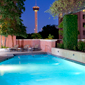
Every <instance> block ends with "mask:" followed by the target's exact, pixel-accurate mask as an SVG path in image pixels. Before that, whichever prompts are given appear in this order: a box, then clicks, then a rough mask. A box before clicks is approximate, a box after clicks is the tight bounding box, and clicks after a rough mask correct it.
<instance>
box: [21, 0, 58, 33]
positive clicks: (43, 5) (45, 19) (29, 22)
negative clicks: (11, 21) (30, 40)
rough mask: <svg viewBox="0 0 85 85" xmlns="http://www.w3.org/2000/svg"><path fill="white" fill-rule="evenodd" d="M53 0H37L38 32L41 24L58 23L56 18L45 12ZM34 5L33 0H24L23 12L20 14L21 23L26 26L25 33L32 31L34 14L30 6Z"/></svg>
mask: <svg viewBox="0 0 85 85" xmlns="http://www.w3.org/2000/svg"><path fill="white" fill-rule="evenodd" d="M54 1H55V0H37V6H39V7H40V9H39V11H38V32H39V31H41V29H42V27H43V26H46V25H58V18H56V19H54V18H53V17H52V15H50V14H49V13H45V11H46V10H47V9H49V7H50V6H51V4H52V3H53V2H54ZM33 6H35V0H26V1H25V12H24V13H23V14H22V17H21V18H22V19H23V24H24V25H25V26H26V27H27V33H34V28H35V22H34V20H35V16H34V11H33V9H32V7H33Z"/></svg>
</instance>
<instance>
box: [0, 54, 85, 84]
mask: <svg viewBox="0 0 85 85" xmlns="http://www.w3.org/2000/svg"><path fill="white" fill-rule="evenodd" d="M0 85H85V66H84V65H80V64H77V63H74V62H71V61H67V60H64V59H61V58H58V57H55V56H53V55H48V54H40V55H18V56H14V58H11V59H9V60H6V61H3V62H1V63H0Z"/></svg>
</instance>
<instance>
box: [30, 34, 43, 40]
mask: <svg viewBox="0 0 85 85" xmlns="http://www.w3.org/2000/svg"><path fill="white" fill-rule="evenodd" d="M31 38H32V39H42V36H41V35H40V34H39V33H33V34H32V35H31Z"/></svg>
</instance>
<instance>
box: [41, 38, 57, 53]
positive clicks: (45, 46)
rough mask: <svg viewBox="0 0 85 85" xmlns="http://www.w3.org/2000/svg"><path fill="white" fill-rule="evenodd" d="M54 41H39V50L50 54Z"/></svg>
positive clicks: (54, 44)
mask: <svg viewBox="0 0 85 85" xmlns="http://www.w3.org/2000/svg"><path fill="white" fill-rule="evenodd" d="M56 41H57V40H45V39H43V40H40V48H41V49H42V51H44V52H49V53H51V48H53V47H55V46H56Z"/></svg>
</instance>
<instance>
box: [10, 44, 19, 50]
mask: <svg viewBox="0 0 85 85" xmlns="http://www.w3.org/2000/svg"><path fill="white" fill-rule="evenodd" d="M18 46H19V45H15V46H14V47H12V48H10V50H17V48H18Z"/></svg>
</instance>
